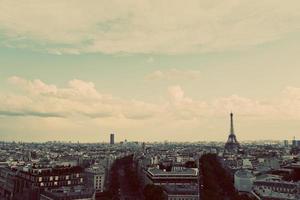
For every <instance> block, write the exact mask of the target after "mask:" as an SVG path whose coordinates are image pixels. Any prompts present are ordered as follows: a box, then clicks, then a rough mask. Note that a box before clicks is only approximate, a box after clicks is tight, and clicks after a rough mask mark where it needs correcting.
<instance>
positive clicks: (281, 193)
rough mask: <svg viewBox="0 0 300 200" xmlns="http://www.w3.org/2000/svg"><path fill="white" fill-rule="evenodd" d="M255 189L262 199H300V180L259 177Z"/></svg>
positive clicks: (254, 184)
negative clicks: (290, 180)
mask: <svg viewBox="0 0 300 200" xmlns="http://www.w3.org/2000/svg"><path fill="white" fill-rule="evenodd" d="M253 191H254V192H255V193H256V194H257V195H258V196H259V197H261V198H262V199H274V200H276V199H286V200H298V199H300V182H288V181H283V180H281V179H280V178H276V177H268V176H267V177H263V178H259V177H258V178H257V180H255V181H254V182H253Z"/></svg>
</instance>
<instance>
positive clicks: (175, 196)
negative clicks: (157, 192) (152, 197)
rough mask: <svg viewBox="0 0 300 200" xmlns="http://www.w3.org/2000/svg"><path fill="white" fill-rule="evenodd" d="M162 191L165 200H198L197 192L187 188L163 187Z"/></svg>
mask: <svg viewBox="0 0 300 200" xmlns="http://www.w3.org/2000/svg"><path fill="white" fill-rule="evenodd" d="M163 190H164V196H165V199H166V200H199V194H198V191H197V190H195V189H194V188H192V187H189V186H182V185H172V186H171V185H168V186H166V185H165V186H163Z"/></svg>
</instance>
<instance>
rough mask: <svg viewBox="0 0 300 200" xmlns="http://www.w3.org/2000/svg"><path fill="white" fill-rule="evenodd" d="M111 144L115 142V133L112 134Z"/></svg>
mask: <svg viewBox="0 0 300 200" xmlns="http://www.w3.org/2000/svg"><path fill="white" fill-rule="evenodd" d="M110 144H111V145H113V144H115V134H113V133H112V134H110Z"/></svg>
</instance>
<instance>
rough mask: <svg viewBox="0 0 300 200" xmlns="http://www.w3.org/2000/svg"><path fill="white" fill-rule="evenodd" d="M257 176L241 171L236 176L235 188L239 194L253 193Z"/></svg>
mask: <svg viewBox="0 0 300 200" xmlns="http://www.w3.org/2000/svg"><path fill="white" fill-rule="evenodd" d="M254 180H255V176H253V175H252V173H251V172H250V171H248V170H244V169H242V170H239V171H237V172H235V174H234V187H235V189H236V190H237V191H239V192H251V191H252V186H253V182H254Z"/></svg>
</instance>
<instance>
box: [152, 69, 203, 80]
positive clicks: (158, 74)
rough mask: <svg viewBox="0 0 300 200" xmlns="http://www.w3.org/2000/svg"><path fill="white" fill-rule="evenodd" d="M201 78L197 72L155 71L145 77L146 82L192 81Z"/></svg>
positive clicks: (177, 70)
mask: <svg viewBox="0 0 300 200" xmlns="http://www.w3.org/2000/svg"><path fill="white" fill-rule="evenodd" d="M200 76H201V73H200V71H198V70H179V69H170V70H164V71H162V70H156V71H154V72H152V73H150V74H148V75H147V76H146V80H194V79H199V78H200Z"/></svg>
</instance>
